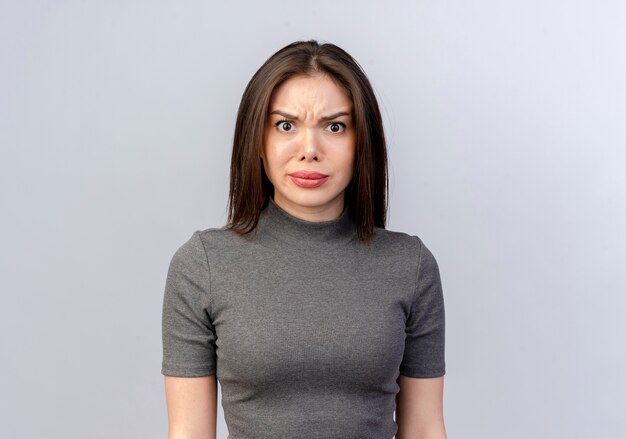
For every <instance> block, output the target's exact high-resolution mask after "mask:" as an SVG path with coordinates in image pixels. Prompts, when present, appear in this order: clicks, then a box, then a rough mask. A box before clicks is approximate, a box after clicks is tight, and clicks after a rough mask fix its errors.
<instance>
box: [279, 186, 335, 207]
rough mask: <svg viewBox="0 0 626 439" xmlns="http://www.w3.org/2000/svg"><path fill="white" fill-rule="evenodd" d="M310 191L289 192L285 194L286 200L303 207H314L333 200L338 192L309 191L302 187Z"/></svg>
mask: <svg viewBox="0 0 626 439" xmlns="http://www.w3.org/2000/svg"><path fill="white" fill-rule="evenodd" d="M304 191H309V192H310V193H290V194H286V195H287V196H286V197H285V198H287V200H289V202H291V203H293V204H297V205H299V206H303V207H316V206H323V205H325V204H328V203H330V202H332V201H333V200H335V199H336V198H337V197H338V196H339V195H340V194H333V193H328V192H326V191H325V192H324V193H322V192H319V193H311V192H312V191H311V190H310V189H304Z"/></svg>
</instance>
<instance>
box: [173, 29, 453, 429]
mask: <svg viewBox="0 0 626 439" xmlns="http://www.w3.org/2000/svg"><path fill="white" fill-rule="evenodd" d="M386 203H387V154H386V145H385V137H384V134H383V125H382V120H381V116H380V111H379V108H378V104H377V102H376V98H375V96H374V93H373V90H372V87H371V85H370V83H369V81H368V79H367V77H366V76H365V74H364V73H363V71H362V70H361V68H360V66H359V65H358V64H357V62H356V61H355V60H354V59H353V58H352V57H351V56H350V55H349V54H348V53H346V52H345V51H344V50H342V49H340V48H339V47H337V46H335V45H333V44H319V43H317V42H315V41H305V42H295V43H293V44H290V45H288V46H286V47H284V48H282V49H281V50H279V51H278V52H276V53H275V54H274V55H273V56H271V57H270V58H269V59H268V60H267V61H266V62H265V63H264V64H263V66H261V68H260V69H259V70H258V71H257V72H256V74H255V75H254V76H253V77H252V79H251V80H250V83H249V84H248V86H247V88H246V90H245V92H244V94H243V97H242V100H241V105H240V107H239V112H238V116H237V123H236V128H235V137H234V145H233V153H232V162H231V180H230V195H229V203H228V209H229V218H228V223H227V224H226V225H225V226H223V227H221V228H209V229H206V230H202V231H196V232H194V233H193V234H192V236H191V238H190V239H189V240H188V241H187V242H185V243H184V244H183V245H182V246H181V247H180V248H179V249H178V250H177V251H176V253H175V254H174V256H173V258H172V261H171V263H170V267H169V271H168V276H167V282H166V287H165V294H164V301H163V363H162V371H161V372H162V374H163V375H165V391H166V399H167V408H168V420H169V437H170V439H173V438H176V439H178V438H181V439H182V438H214V437H215V427H216V414H217V380H219V383H220V385H221V389H222V407H223V409H224V417H225V420H226V424H227V427H228V431H229V438H230V439H250V438H298V439H306V438H341V439H348V438H355V439H356V438H359V439H363V438H375V439H383V438H384V439H391V438H393V437H394V435H395V437H396V438H397V439H408V438H410V439H418V438H419V439H442V438H446V433H445V427H444V420H443V376H444V375H445V354H444V344H445V317H444V314H445V313H444V300H443V292H442V286H441V281H440V275H439V269H438V265H437V262H436V260H435V258H434V256H433V254H432V253H431V252H430V251H429V249H428V248H427V247H426V246H425V245H424V242H423V241H422V240H421V239H420V238H419V237H418V236H414V235H408V234H405V233H401V232H393V231H389V230H386V229H385V219H386V211H387V206H386ZM394 411H395V420H394Z"/></svg>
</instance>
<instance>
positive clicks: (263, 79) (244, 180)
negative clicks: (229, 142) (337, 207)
mask: <svg viewBox="0 0 626 439" xmlns="http://www.w3.org/2000/svg"><path fill="white" fill-rule="evenodd" d="M316 73H322V74H326V75H328V76H329V77H330V78H331V79H333V80H334V81H335V82H336V83H337V84H339V85H340V86H342V87H343V88H345V90H346V91H347V92H348V94H349V95H350V97H351V98H352V103H353V108H354V115H353V120H354V124H355V128H356V139H355V140H356V150H355V161H354V172H353V175H352V179H351V181H350V183H349V184H348V186H347V187H346V189H345V194H344V208H345V207H346V205H347V209H348V215H349V217H350V218H351V219H352V220H353V221H354V222H355V223H356V226H357V234H358V237H359V239H360V240H362V241H369V240H370V239H371V238H372V236H373V235H374V227H380V228H385V222H386V216H387V200H388V183H389V182H388V176H387V147H386V143H385V135H384V132H383V123H382V118H381V114H380V109H379V107H378V102H377V101H376V97H375V95H374V91H373V89H372V86H371V84H370V82H369V80H368V79H367V76H366V75H365V72H364V71H363V69H362V68H361V66H360V65H359V64H358V63H357V61H356V60H355V59H354V58H352V56H350V55H349V54H348V53H347V52H346V51H344V50H343V49H341V48H339V47H337V46H336V45H334V44H330V43H324V44H320V43H318V42H317V41H315V40H310V41H296V42H294V43H291V44H289V45H287V46H285V47H283V48H282V49H280V50H279V51H278V52H276V53H275V54H274V55H272V56H271V57H270V58H268V59H267V61H265V63H264V64H263V65H262V66H261V67H260V68H259V70H257V72H256V73H255V74H254V76H253V77H252V79H251V80H250V82H249V83H248V85H247V87H246V89H245V91H244V93H243V96H242V98H241V103H240V105H239V111H238V113H237V122H236V125H235V135H234V139H233V151H232V157H231V164H230V193H229V196H228V222H227V224H226V228H227V229H230V230H233V231H235V232H237V233H239V234H241V235H244V234H247V233H250V232H252V231H253V230H254V229H255V228H256V226H257V224H258V221H259V216H260V215H261V211H262V210H263V209H264V208H265V207H266V206H267V203H268V202H269V197H270V195H273V193H274V187H273V185H272V183H271V182H270V180H269V179H268V177H267V175H266V174H265V170H264V168H263V165H262V162H261V158H260V153H261V151H262V148H263V130H264V127H265V124H266V123H267V117H268V114H267V113H268V111H269V104H270V99H271V97H272V94H273V93H274V90H275V89H276V88H277V87H278V86H280V85H281V84H282V83H284V82H285V81H286V80H287V79H289V78H291V77H293V76H296V75H312V74H316Z"/></svg>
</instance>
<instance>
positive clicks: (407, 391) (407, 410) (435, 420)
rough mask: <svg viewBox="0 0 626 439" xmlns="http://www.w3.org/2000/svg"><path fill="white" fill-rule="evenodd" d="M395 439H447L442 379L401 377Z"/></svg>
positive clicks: (397, 398)
mask: <svg viewBox="0 0 626 439" xmlns="http://www.w3.org/2000/svg"><path fill="white" fill-rule="evenodd" d="M398 385H399V386H400V391H399V392H398V394H397V395H396V423H397V424H398V431H397V432H396V436H395V439H447V436H446V427H445V425H444V420H443V376H440V377H436V378H413V377H408V376H404V375H400V376H399V377H398Z"/></svg>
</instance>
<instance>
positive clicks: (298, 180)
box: [288, 171, 329, 188]
mask: <svg viewBox="0 0 626 439" xmlns="http://www.w3.org/2000/svg"><path fill="white" fill-rule="evenodd" d="M288 175H289V178H291V181H293V182H294V184H296V185H298V186H300V187H303V188H316V187H319V186H321V185H323V184H324V183H326V182H327V181H328V178H329V177H328V175H326V174H322V173H321V172H310V171H297V172H292V173H290V174H288Z"/></svg>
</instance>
